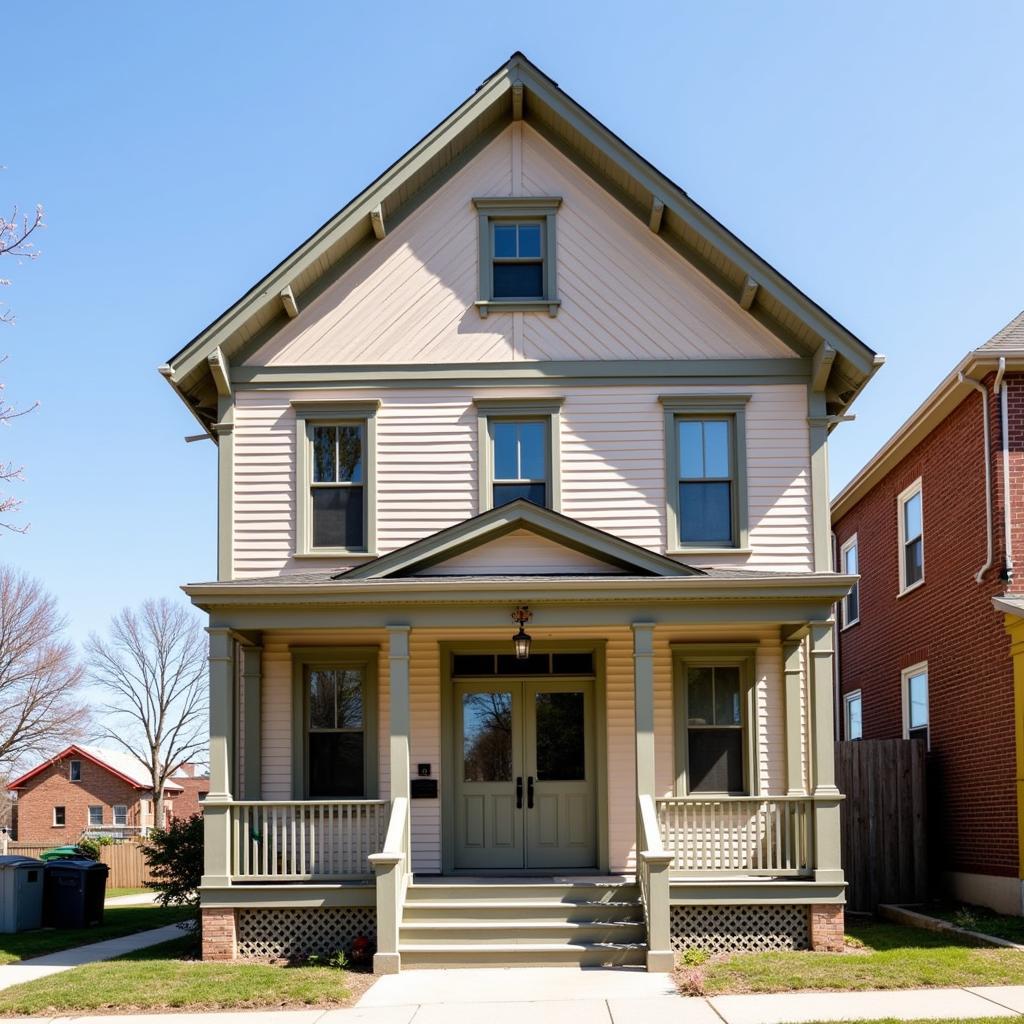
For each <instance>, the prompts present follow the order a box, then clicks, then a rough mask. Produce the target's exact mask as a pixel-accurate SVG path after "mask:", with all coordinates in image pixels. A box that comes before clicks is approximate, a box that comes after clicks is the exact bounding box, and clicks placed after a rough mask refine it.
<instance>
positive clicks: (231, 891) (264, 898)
mask: <svg viewBox="0 0 1024 1024" xmlns="http://www.w3.org/2000/svg"><path fill="white" fill-rule="evenodd" d="M199 903H200V906H203V907H224V908H227V907H236V908H239V909H245V908H246V907H266V908H273V907H280V908H290V907H303V908H309V907H375V906H376V905H377V886H376V883H375V882H374V881H372V880H367V881H365V882H344V883H340V882H334V883H332V884H330V885H315V884H314V885H306V884H303V883H296V882H289V883H287V884H282V885H248V884H247V885H225V886H220V885H204V886H201V887H200V889H199Z"/></svg>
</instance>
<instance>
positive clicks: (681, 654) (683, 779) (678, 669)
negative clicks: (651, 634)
mask: <svg viewBox="0 0 1024 1024" xmlns="http://www.w3.org/2000/svg"><path fill="white" fill-rule="evenodd" d="M670 646H671V648H672V668H673V673H672V674H673V679H672V695H673V701H672V708H673V714H672V718H673V731H674V736H675V751H676V789H675V792H676V795H677V796H689V795H690V792H689V781H688V779H687V774H688V771H689V736H688V727H687V718H688V708H687V692H686V669H687V668H688V667H690V666H710V665H714V666H720V665H722V666H736V667H737V668H739V670H740V686H741V688H742V693H743V699H742V708H741V710H742V728H743V749H744V758H743V788H744V792H743V794H742V795H743V796H758V795H759V794H760V792H761V780H760V772H759V771H758V756H757V751H758V740H757V722H758V718H757V671H756V660H757V647H758V645H757V644H733V643H721V644H688V643H678V644H671V645H670ZM693 795H694V796H699V797H702V798H704V797H707V798H708V799H713V798H714V797H715V796H725V795H726V794H724V793H722V794H716V793H710V792H705V791H703V790H701V791H700V792H698V793H695V794H693Z"/></svg>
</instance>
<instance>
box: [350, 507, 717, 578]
mask: <svg viewBox="0 0 1024 1024" xmlns="http://www.w3.org/2000/svg"><path fill="white" fill-rule="evenodd" d="M515 530H527V531H529V532H530V533H534V534H537V535H538V536H540V537H544V538H546V539H547V540H552V541H555V542H556V543H558V544H561V545H563V546H565V547H567V548H571V549H572V550H573V551H578V552H581V553H582V554H584V555H589V556H590V557H591V558H594V559H596V560H597V561H600V562H605V563H607V564H609V565H614V566H616V567H617V568H619V569H621V570H624V571H625V572H627V573H631V574H632V575H634V576H703V575H705V573H704V572H703V571H702V570H700V569H694V568H692V567H691V566H689V565H683V564H682V563H681V562H677V561H675V560H674V559H672V558H667V557H666V556H665V555H659V554H657V553H656V552H654V551H649V550H648V549H647V548H642V547H640V546H639V545H638V544H633V543H631V542H630V541H627V540H622V539H621V538H620V537H616V536H614V535H612V534H610V533H606V532H605V531H604V530H599V529H597V528H596V527H594V526H588V525H587V524H586V523H581V522H580V521H579V520H578V519H572V518H571V517H570V516H565V515H562V513H561V512H555V511H553V510H552V509H549V508H542V507H541V506H540V505H535V504H534V503H533V502H531V501H527V500H526V499H525V498H516V500H515V501H510V502H509V503H508V504H507V505H501V506H499V507H498V508H492V509H489V510H488V511H486V512H482V513H480V515H478V516H473V517H472V518H471V519H466V520H464V521H463V522H461V523H456V524H455V525H454V526H449V527H447V528H446V529H444V530H439V531H438V532H437V533H432V534H431V535H430V536H429V537H423V538H422V539H421V540H417V541H413V542H412V543H411V544H406V545H405V547H402V548H399V549H398V550H397V551H392V552H390V553H389V554H387V555H381V556H380V557H379V558H374V559H373V560H372V561H369V562H364V563H363V564H362V565H358V566H355V567H354V568H352V569H349V570H348V571H346V572H343V573H338V574H337V575H335V576H334V577H332V578H333V579H342V578H344V579H346V580H379V579H387V578H392V577H405V576H411V575H412V574H414V573H417V572H422V571H423V570H425V569H428V568H429V567H430V566H432V565H436V564H437V563H438V562H443V561H445V559H448V558H451V557H453V556H454V555H459V554H462V553H463V552H465V551H470V550H472V549H473V548H478V547H480V546H481V545H482V544H487V543H489V542H491V541H493V540H496V539H497V538H499V537H504V536H505V535H506V534H509V533H512V532H513V531H515Z"/></svg>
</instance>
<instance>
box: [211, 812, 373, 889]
mask: <svg viewBox="0 0 1024 1024" xmlns="http://www.w3.org/2000/svg"><path fill="white" fill-rule="evenodd" d="M229 806H230V815H231V819H230V825H231V878H232V880H234V881H239V882H254V881H293V882H294V881H338V880H345V879H359V878H372V877H373V874H374V872H373V868H372V866H371V863H370V860H369V858H370V856H371V855H372V854H375V853H379V852H380V851H381V850H382V849H383V848H384V837H385V833H386V832H387V827H388V816H389V813H390V809H391V804H390V802H389V801H387V800H323V801H302V802H294V801H284V802H280V803H278V802H274V801H269V800H251V801H235V802H233V803H231V804H230V805H229Z"/></svg>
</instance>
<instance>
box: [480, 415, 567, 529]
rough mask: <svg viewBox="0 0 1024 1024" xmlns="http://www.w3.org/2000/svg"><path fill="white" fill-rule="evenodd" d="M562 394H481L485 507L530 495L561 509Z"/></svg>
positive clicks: (482, 495)
mask: <svg viewBox="0 0 1024 1024" xmlns="http://www.w3.org/2000/svg"><path fill="white" fill-rule="evenodd" d="M561 404H562V400H561V399H560V398H554V399H549V398H544V399H536V400H534V399H509V400H505V399H500V398H496V399H478V400H477V401H476V402H475V405H476V409H477V417H478V420H479V430H478V435H477V436H478V444H479V448H480V458H479V466H478V472H479V476H480V511H481V512H482V511H485V510H486V509H489V508H498V507H499V506H501V505H507V504H508V503H509V502H510V501H515V500H516V499H517V498H525V499H526V500H527V501H532V502H533V503H534V504H535V505H541V506H542V507H545V508H553V509H556V510H557V509H558V508H559V504H560V497H561V496H560V494H559V476H560V474H559V443H558V441H559V410H560V409H561Z"/></svg>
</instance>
